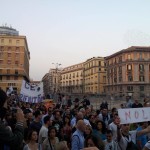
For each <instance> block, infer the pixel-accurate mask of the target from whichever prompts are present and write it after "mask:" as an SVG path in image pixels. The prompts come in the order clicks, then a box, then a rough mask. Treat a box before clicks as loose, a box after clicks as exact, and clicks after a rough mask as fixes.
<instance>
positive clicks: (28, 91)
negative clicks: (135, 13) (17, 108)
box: [19, 80, 43, 103]
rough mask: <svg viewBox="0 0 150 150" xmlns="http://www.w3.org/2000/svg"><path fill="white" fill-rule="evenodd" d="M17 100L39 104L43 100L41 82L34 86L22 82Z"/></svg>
mask: <svg viewBox="0 0 150 150" xmlns="http://www.w3.org/2000/svg"><path fill="white" fill-rule="evenodd" d="M19 98H20V99H21V100H22V101H24V102H29V103H39V102H41V101H42V100H43V82H41V83H39V84H37V85H34V84H29V83H27V82H26V81H24V80H23V81H22V86H21V92H20V97H19Z"/></svg>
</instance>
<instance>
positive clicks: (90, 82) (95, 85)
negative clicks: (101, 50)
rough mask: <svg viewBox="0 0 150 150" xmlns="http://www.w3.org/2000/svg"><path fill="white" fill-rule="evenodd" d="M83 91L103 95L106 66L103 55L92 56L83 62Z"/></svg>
mask: <svg viewBox="0 0 150 150" xmlns="http://www.w3.org/2000/svg"><path fill="white" fill-rule="evenodd" d="M83 74H84V93H85V94H98V95H104V94H105V90H104V88H103V87H104V85H105V84H106V67H105V62H104V58H103V57H93V58H90V59H88V60H87V61H85V62H84V69H83Z"/></svg>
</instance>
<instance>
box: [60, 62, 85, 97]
mask: <svg viewBox="0 0 150 150" xmlns="http://www.w3.org/2000/svg"><path fill="white" fill-rule="evenodd" d="M83 88H84V87H83V63H79V64H75V65H72V66H69V67H66V68H64V69H63V70H62V71H61V93H67V94H68V93H70V94H82V93H83Z"/></svg>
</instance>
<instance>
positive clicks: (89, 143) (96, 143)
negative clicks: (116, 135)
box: [84, 135, 104, 150]
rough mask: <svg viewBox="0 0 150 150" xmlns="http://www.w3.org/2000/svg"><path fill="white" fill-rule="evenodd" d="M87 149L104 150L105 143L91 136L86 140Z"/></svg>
mask: <svg viewBox="0 0 150 150" xmlns="http://www.w3.org/2000/svg"><path fill="white" fill-rule="evenodd" d="M84 145H85V147H97V148H98V149H100V150H104V143H103V141H102V140H101V139H100V138H98V137H97V136H95V135H89V136H87V137H86V139H85V143H84Z"/></svg>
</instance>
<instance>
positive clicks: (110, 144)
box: [104, 130, 118, 150]
mask: <svg viewBox="0 0 150 150" xmlns="http://www.w3.org/2000/svg"><path fill="white" fill-rule="evenodd" d="M106 137H107V139H106V140H104V143H105V150H118V144H117V143H116V142H115V140H113V133H112V131H111V130H107V132H106Z"/></svg>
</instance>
